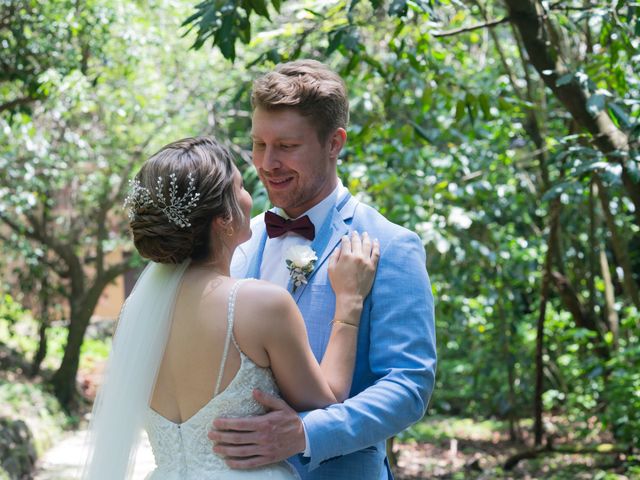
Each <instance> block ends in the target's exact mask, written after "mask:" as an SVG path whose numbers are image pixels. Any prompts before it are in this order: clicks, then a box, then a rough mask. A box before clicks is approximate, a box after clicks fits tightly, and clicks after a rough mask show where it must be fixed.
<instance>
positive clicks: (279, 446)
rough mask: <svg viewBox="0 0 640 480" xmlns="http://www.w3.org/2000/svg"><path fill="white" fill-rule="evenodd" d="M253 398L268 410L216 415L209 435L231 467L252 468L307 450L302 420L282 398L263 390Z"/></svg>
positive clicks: (255, 393)
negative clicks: (239, 415) (247, 414)
mask: <svg viewBox="0 0 640 480" xmlns="http://www.w3.org/2000/svg"><path fill="white" fill-rule="evenodd" d="M253 398H255V399H256V401H258V402H259V403H260V404H262V405H263V406H264V407H265V408H266V409H267V411H268V412H267V413H265V414H264V415H258V416H254V417H244V418H216V419H215V420H214V421H213V427H212V429H211V430H209V433H208V437H209V439H210V440H212V441H213V442H214V446H213V452H214V453H216V454H217V455H219V456H221V457H223V458H224V459H225V462H226V464H227V465H228V466H229V467H231V468H236V469H241V470H244V469H249V468H256V467H261V466H264V465H269V464H272V463H276V462H280V461H282V460H286V459H287V458H289V457H291V456H292V455H295V454H297V453H300V452H302V451H304V449H305V446H306V445H305V437H304V428H303V426H302V420H300V417H299V416H298V414H297V413H296V411H295V410H294V409H292V408H291V407H290V406H289V405H287V403H286V402H285V401H284V400H282V399H281V398H278V397H275V396H273V395H269V394H268V393H265V392H262V391H261V390H257V389H256V390H254V391H253Z"/></svg>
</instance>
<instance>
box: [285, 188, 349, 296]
mask: <svg viewBox="0 0 640 480" xmlns="http://www.w3.org/2000/svg"><path fill="white" fill-rule="evenodd" d="M357 204H358V201H357V200H356V199H355V198H354V197H352V196H351V194H349V193H347V194H346V195H345V196H343V197H342V198H340V199H339V200H338V203H337V205H336V206H335V207H334V208H333V209H332V210H331V213H330V214H329V215H328V216H327V218H326V219H325V221H324V223H323V224H322V226H321V227H320V230H318V233H317V234H316V238H315V240H314V241H313V242H312V243H311V249H312V250H313V251H314V252H316V255H317V256H318V260H317V261H316V264H315V267H314V269H313V271H312V272H311V273H310V274H309V277H308V278H307V283H306V284H302V285H300V286H299V287H298V288H297V289H296V291H295V292H294V293H293V294H292V295H293V299H294V300H295V301H296V302H297V301H298V299H299V298H300V296H301V295H302V294H303V293H304V291H305V290H306V287H307V285H309V283H311V280H312V278H313V276H314V275H315V274H316V272H317V271H318V270H319V269H320V266H321V265H322V264H323V263H324V262H325V261H326V260H327V258H329V255H330V254H331V252H333V250H334V248H335V247H336V245H337V244H338V243H339V242H340V239H341V238H342V236H343V235H346V234H347V233H349V226H348V225H347V223H346V222H347V221H348V220H350V219H351V218H352V217H353V213H354V211H355V207H356V206H357ZM291 290H292V288H291V281H290V282H289V291H291Z"/></svg>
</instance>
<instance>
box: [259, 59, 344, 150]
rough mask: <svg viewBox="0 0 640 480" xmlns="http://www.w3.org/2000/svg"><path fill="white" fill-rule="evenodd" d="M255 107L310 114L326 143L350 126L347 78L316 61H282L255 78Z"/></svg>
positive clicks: (319, 136) (319, 135) (306, 115)
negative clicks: (334, 134)
mask: <svg viewBox="0 0 640 480" xmlns="http://www.w3.org/2000/svg"><path fill="white" fill-rule="evenodd" d="M251 104H252V106H253V108H254V109H256V108H262V109H265V110H278V109H286V108H292V109H295V110H297V111H298V112H299V113H300V114H302V115H303V116H305V117H309V118H310V120H311V122H312V123H313V125H314V126H315V128H316V132H317V133H318V138H319V139H320V141H322V142H324V141H325V140H327V138H329V136H330V135H331V134H332V133H333V132H334V131H335V130H336V129H337V128H344V129H346V128H347V124H348V123H349V99H348V97H347V88H346V86H345V83H344V80H342V78H340V75H338V74H337V73H336V72H334V71H333V70H331V69H330V68H329V67H328V66H326V65H325V64H323V63H321V62H318V61H316V60H296V61H294V62H287V63H281V64H279V65H277V66H276V67H275V69H274V70H273V71H272V72H269V73H267V74H265V75H263V76H262V77H260V78H258V79H256V80H255V81H254V83H253V89H252V91H251Z"/></svg>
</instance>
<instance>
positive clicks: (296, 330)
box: [254, 234, 379, 411]
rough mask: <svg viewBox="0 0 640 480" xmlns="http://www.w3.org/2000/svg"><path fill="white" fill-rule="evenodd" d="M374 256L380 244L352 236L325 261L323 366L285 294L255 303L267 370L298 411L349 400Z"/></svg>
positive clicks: (275, 289)
mask: <svg viewBox="0 0 640 480" xmlns="http://www.w3.org/2000/svg"><path fill="white" fill-rule="evenodd" d="M378 257H379V246H378V243H377V242H371V241H370V240H369V238H368V236H367V235H366V234H363V237H362V239H361V238H360V237H359V236H358V235H357V234H355V235H353V236H352V237H351V238H348V237H346V238H344V239H343V240H342V244H341V246H340V249H339V251H337V252H335V253H334V254H333V255H332V257H331V258H330V259H329V262H330V263H329V279H330V281H331V285H332V287H333V288H334V290H335V293H336V309H335V315H334V321H333V324H332V330H331V337H330V339H329V343H328V345H327V349H326V351H325V354H324V356H323V358H322V362H321V365H318V362H317V361H316V359H315V357H314V355H313V353H312V351H311V347H310V346H309V341H308V338H307V331H306V328H305V325H304V320H303V319H302V316H301V314H300V311H299V310H298V307H297V305H296V304H295V302H294V301H293V299H292V298H291V296H290V295H289V294H288V293H287V292H286V291H285V290H283V289H281V288H278V287H271V288H269V290H271V291H270V293H269V294H268V295H262V296H261V297H262V298H265V299H266V300H265V301H261V302H257V303H256V304H254V308H256V309H260V313H261V315H260V317H261V319H262V321H261V328H260V330H261V332H260V334H261V335H262V344H263V346H264V349H265V350H266V352H267V355H268V357H269V363H270V367H271V369H272V371H273V374H274V376H275V378H276V381H277V383H278V386H279V387H280V391H281V393H282V396H283V398H284V399H285V400H286V401H287V403H288V404H289V405H291V407H293V408H295V409H296V410H298V411H303V410H310V409H314V408H322V407H325V406H327V405H330V404H332V403H336V402H341V401H343V400H344V399H346V398H347V397H348V395H349V390H350V388H351V379H352V377H353V369H354V364H355V357H356V341H357V337H358V327H359V323H360V314H361V312H362V304H363V302H364V299H365V297H366V296H367V295H368V293H369V291H370V289H371V285H372V284H373V278H374V276H375V268H376V266H377V262H378ZM256 313H257V312H256ZM256 333H257V332H256Z"/></svg>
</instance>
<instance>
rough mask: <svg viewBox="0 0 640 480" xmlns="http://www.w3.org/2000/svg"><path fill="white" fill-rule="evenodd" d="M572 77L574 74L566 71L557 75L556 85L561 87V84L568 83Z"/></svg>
mask: <svg viewBox="0 0 640 480" xmlns="http://www.w3.org/2000/svg"><path fill="white" fill-rule="evenodd" d="M574 78H575V76H574V75H573V73H566V74H564V75H562V76H560V77H558V79H557V80H556V86H557V87H562V86H563V85H568V84H569V83H571V82H572V81H573V79H574Z"/></svg>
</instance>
